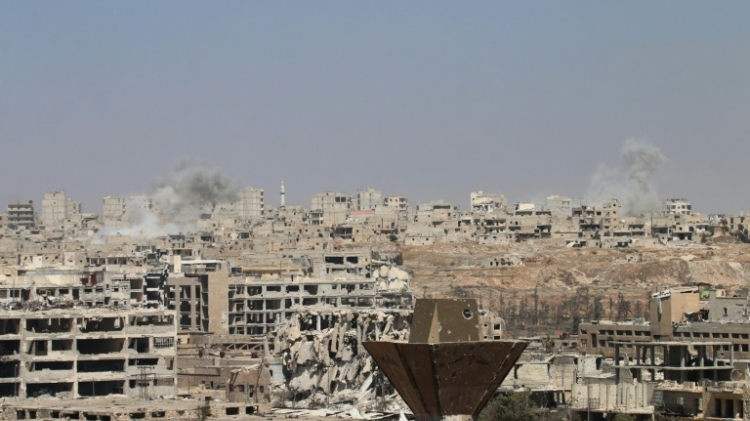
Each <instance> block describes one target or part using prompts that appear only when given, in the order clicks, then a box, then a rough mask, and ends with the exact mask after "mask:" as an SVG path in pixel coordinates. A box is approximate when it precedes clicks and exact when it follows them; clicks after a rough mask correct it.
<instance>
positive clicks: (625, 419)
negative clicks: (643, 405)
mask: <svg viewBox="0 0 750 421" xmlns="http://www.w3.org/2000/svg"><path fill="white" fill-rule="evenodd" d="M612 421H635V418H634V417H633V416H632V415H629V414H616V415H615V417H614V418H612Z"/></svg>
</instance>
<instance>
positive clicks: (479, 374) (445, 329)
mask: <svg viewBox="0 0 750 421" xmlns="http://www.w3.org/2000/svg"><path fill="white" fill-rule="evenodd" d="M480 333H481V330H480V320H479V311H478V308H477V303H476V300H463V299H462V300H459V299H456V300H453V299H442V300H417V302H416V306H415V308H414V316H413V318H412V323H411V332H410V335H409V342H408V343H407V342H364V344H363V345H364V346H365V348H366V349H367V351H368V352H369V353H370V355H372V357H373V359H375V362H376V363H377V365H378V366H379V367H380V369H381V370H383V373H385V375H386V377H388V380H390V382H391V384H393V386H394V387H395V388H396V390H397V391H398V393H399V394H400V395H401V397H402V398H403V399H404V401H405V402H406V404H407V405H409V408H410V409H411V410H412V412H413V413H414V415H415V417H416V418H417V420H418V421H437V420H441V419H445V418H448V417H452V418H453V417H455V418H463V419H468V418H474V419H476V417H477V415H478V414H479V412H480V411H481V410H482V408H484V406H485V405H486V404H487V401H488V400H489V399H490V398H491V397H492V395H493V393H494V392H495V390H497V388H498V387H499V386H500V383H502V381H503V380H504V379H505V377H506V376H507V375H508V373H509V372H510V370H511V369H512V368H513V365H514V364H515V362H516V361H517V360H518V358H519V357H520V356H521V353H522V352H523V351H524V349H526V346H527V345H528V343H526V342H523V341H482V340H481V337H480Z"/></svg>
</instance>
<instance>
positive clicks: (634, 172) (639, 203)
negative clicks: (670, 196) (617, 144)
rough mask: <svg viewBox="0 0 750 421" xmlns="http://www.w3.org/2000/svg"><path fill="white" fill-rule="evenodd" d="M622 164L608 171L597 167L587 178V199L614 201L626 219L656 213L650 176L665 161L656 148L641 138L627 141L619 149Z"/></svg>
mask: <svg viewBox="0 0 750 421" xmlns="http://www.w3.org/2000/svg"><path fill="white" fill-rule="evenodd" d="M620 156H621V158H622V162H621V164H620V166H618V167H615V168H611V167H607V166H605V165H600V166H599V168H598V169H597V170H596V172H595V173H594V174H593V175H592V176H591V180H590V184H589V189H588V197H590V198H597V199H604V200H609V199H611V198H617V199H618V200H619V201H620V204H621V205H622V211H623V213H624V214H625V215H627V216H635V215H642V214H645V213H648V212H651V211H655V210H659V208H660V205H661V201H660V199H659V194H658V192H657V191H656V187H654V183H653V176H654V174H655V173H656V170H657V169H658V168H659V166H660V165H661V163H662V162H664V160H665V158H664V155H662V153H661V151H660V150H659V148H657V147H656V146H654V145H651V144H650V143H648V142H647V141H646V140H645V139H636V138H629V139H626V140H625V142H623V145H622V148H620Z"/></svg>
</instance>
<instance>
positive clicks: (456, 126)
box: [0, 0, 750, 213]
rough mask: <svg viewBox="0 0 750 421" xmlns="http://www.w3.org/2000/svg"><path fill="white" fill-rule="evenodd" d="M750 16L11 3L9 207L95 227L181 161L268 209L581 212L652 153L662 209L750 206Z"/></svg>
mask: <svg viewBox="0 0 750 421" xmlns="http://www.w3.org/2000/svg"><path fill="white" fill-rule="evenodd" d="M748 22H750V2H740V1H725V2H705V1H703V2H696V1H660V2H653V1H628V2H594V1H587V2H577V1H570V2H560V1H535V2H515V1H514V2H511V1H507V2H502V1H486V2H485V1H472V2H457V1H453V2H443V1H435V0H432V1H408V2H404V1H377V2H346V1H314V2H310V1H283V2H260V1H256V2H248V1H223V2H205V1H203V2H191V1H159V2H153V1H128V2H96V1H77V2H50V1H47V2H39V1H5V2H2V4H0V203H6V202H8V201H11V200H18V199H34V201H35V203H38V202H39V201H40V200H41V197H42V195H43V194H44V192H47V191H54V190H59V189H65V190H66V192H67V193H68V194H69V195H70V196H72V197H73V198H75V199H77V200H81V201H83V203H84V211H87V212H100V211H101V198H102V197H103V196H106V195H130V194H138V193H140V192H144V191H147V190H148V189H149V187H150V185H151V180H154V179H155V178H157V177H159V176H160V175H161V174H164V173H166V172H168V171H169V170H170V169H171V168H173V167H175V166H176V165H177V164H178V163H179V162H180V161H182V160H184V159H186V158H190V159H194V160H198V161H206V162H208V163H211V164H212V165H214V166H216V167H219V168H220V169H221V170H222V171H223V172H224V173H226V174H227V175H228V176H229V177H232V178H235V179H238V180H241V182H243V183H245V184H247V185H250V186H254V187H257V188H263V189H265V190H266V200H267V202H268V203H269V204H270V205H276V204H278V194H277V192H278V186H279V184H280V182H281V180H282V179H283V180H284V182H285V184H286V192H287V194H286V196H287V204H295V205H302V206H305V207H309V205H310V199H309V198H310V195H311V194H313V193H317V192H323V191H342V192H345V193H351V194H353V193H356V192H357V191H358V190H360V189H364V188H367V187H375V188H378V189H380V190H382V191H383V192H384V194H385V195H404V196H407V197H409V199H410V202H411V203H412V204H418V203H420V202H421V203H424V202H427V201H430V200H432V199H444V200H448V201H453V202H457V203H459V204H460V205H461V207H462V209H466V208H467V207H468V201H469V193H470V192H471V191H474V190H483V191H485V192H487V193H503V194H505V195H506V196H507V197H508V199H509V201H510V202H511V203H513V202H519V201H539V200H543V198H544V197H546V196H547V195H549V194H560V195H566V196H570V197H573V198H574V199H576V200H578V199H580V198H582V197H585V196H586V195H587V190H588V189H589V184H590V182H591V178H592V176H593V174H595V173H596V172H597V168H600V167H601V166H605V167H606V166H609V167H616V166H617V165H618V163H619V161H620V155H619V150H620V148H621V146H622V145H623V142H624V141H625V140H626V139H628V138H631V137H636V138H640V139H647V141H648V142H649V143H651V144H653V145H654V146H656V147H657V148H659V149H660V150H661V152H662V154H663V155H664V156H665V157H666V160H665V162H664V163H663V164H662V165H661V166H660V167H659V169H658V170H657V172H656V174H655V175H654V180H653V182H654V185H655V187H656V189H657V190H658V192H659V195H660V197H662V198H666V197H687V198H689V199H690V200H691V201H692V202H693V207H694V209H696V210H699V211H705V212H721V213H731V212H737V211H740V210H747V209H750V188H748V180H749V179H750V161H749V160H748V157H749V156H750V139H749V138H748V134H750V26H749V25H747V23H748ZM37 207H38V206H37ZM37 210H39V209H37Z"/></svg>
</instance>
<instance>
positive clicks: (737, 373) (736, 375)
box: [730, 370, 747, 382]
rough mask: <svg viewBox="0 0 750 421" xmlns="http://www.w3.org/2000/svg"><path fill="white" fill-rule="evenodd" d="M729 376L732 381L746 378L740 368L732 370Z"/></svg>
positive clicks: (740, 380)
mask: <svg viewBox="0 0 750 421" xmlns="http://www.w3.org/2000/svg"><path fill="white" fill-rule="evenodd" d="M730 377H731V378H732V381H734V382H742V381H745V380H747V375H746V374H745V372H744V371H740V370H732V374H731V376H730Z"/></svg>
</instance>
